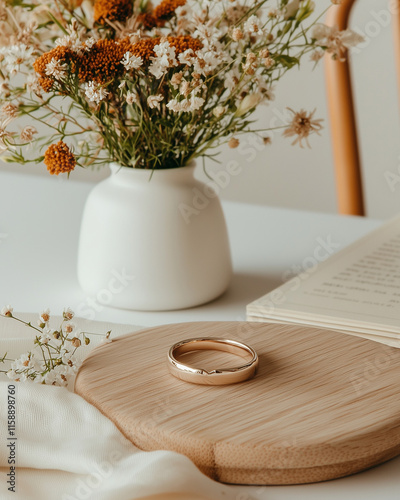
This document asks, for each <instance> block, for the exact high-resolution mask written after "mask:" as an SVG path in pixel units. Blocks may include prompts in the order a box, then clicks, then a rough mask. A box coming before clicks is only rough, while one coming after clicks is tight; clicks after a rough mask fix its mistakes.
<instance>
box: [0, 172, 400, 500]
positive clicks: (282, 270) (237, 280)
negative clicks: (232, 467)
mask: <svg viewBox="0 0 400 500" xmlns="http://www.w3.org/2000/svg"><path fill="white" fill-rule="evenodd" d="M32 168H34V167H32ZM17 171H18V167H16V173H10V172H5V171H1V170H0V307H1V306H3V305H6V304H11V305H12V306H13V307H14V310H15V311H21V312H34V313H37V312H40V311H41V310H42V309H44V308H46V307H50V309H51V311H52V313H53V314H59V313H61V312H62V309H63V308H64V307H67V306H70V307H71V308H72V309H73V310H75V311H76V312H77V313H78V314H79V315H80V316H83V317H87V318H90V319H95V320H98V321H111V322H116V323H127V324H135V325H143V326H153V325H159V324H163V323H175V322H183V321H208V320H231V321H232V320H244V319H245V317H246V304H248V303H249V302H251V301H252V300H254V299H256V298H258V297H259V296H261V295H263V294H265V293H267V292H268V291H269V290H272V289H273V288H275V287H276V286H278V285H280V284H281V283H282V282H283V279H284V277H285V275H286V276H287V273H291V274H293V272H294V269H295V267H294V266H297V267H296V269H297V270H298V271H301V270H302V265H303V264H302V263H303V261H304V259H306V258H307V257H310V256H312V255H313V253H314V249H315V248H316V247H317V246H318V245H319V241H321V238H322V240H325V241H326V239H327V238H330V240H331V241H332V242H334V243H335V244H337V245H338V248H339V246H340V247H344V246H346V245H347V244H349V243H350V242H352V241H354V240H355V239H357V238H359V237H360V236H362V235H364V234H365V233H367V232H368V231H370V230H372V229H374V228H375V227H377V226H378V225H379V224H380V222H379V221H373V220H370V219H364V218H357V217H343V216H338V215H329V214H319V213H311V212H301V211H293V210H284V209H278V208H270V207H264V206H256V205H246V204H239V203H232V202H224V203H223V206H224V210H225V215H226V219H227V224H228V231H229V237H230V242H231V249H232V257H233V264H234V277H233V281H232V285H231V287H230V289H229V290H228V291H227V292H226V293H225V294H224V295H223V296H222V297H220V298H219V299H217V300H216V301H214V302H212V303H210V304H206V305H204V306H200V307H197V308H193V309H187V310H183V311H172V312H152V313H149V312H137V311H127V310H118V309H113V308H109V307H105V306H102V305H100V304H99V303H98V302H97V301H96V298H95V297H87V296H86V295H85V293H84V292H83V291H82V290H81V289H80V287H79V284H78V281H77V278H76V270H75V265H76V253H77V241H78V234H79V224H80V219H81V214H82V210H83V206H84V202H85V199H86V196H87V194H88V192H89V191H90V189H91V187H92V185H91V184H90V183H83V182H76V181H74V180H73V179H70V180H67V179H65V178H64V179H61V178H51V177H46V178H43V177H41V176H35V175H32V176H26V175H23V174H19V173H18V172H17ZM299 189H301V186H299ZM93 304H94V305H93ZM399 471H400V458H397V459H394V460H391V461H390V462H388V463H386V464H384V465H381V466H379V467H376V468H374V469H371V470H369V471H366V472H363V473H360V474H357V475H354V476H351V477H347V478H343V479H339V480H335V481H329V482H326V483H319V484H313V485H302V486H279V487H275V486H272V487H271V486H270V487H239V486H238V487H236V490H237V496H236V498H235V499H234V500H247V499H248V498H249V495H252V496H253V497H254V498H260V499H268V500H292V499H293V500H294V499H296V500H303V499H304V500H314V499H315V500H321V499H324V500H337V499H339V498H340V499H341V500H350V499H351V500H376V499H378V498H379V499H380V500H399V499H400V473H399Z"/></svg>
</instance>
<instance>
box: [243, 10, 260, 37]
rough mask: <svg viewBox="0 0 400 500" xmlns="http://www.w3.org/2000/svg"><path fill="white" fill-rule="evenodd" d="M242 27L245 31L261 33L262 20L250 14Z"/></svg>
mask: <svg viewBox="0 0 400 500" xmlns="http://www.w3.org/2000/svg"><path fill="white" fill-rule="evenodd" d="M243 28H244V30H245V31H247V33H251V34H256V35H262V33H263V30H262V22H261V20H260V19H259V18H258V17H257V16H254V15H253V16H250V17H249V18H248V19H247V21H246V22H245V23H244V25H243Z"/></svg>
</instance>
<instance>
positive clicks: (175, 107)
mask: <svg viewBox="0 0 400 500" xmlns="http://www.w3.org/2000/svg"><path fill="white" fill-rule="evenodd" d="M167 108H168V109H170V110H171V111H173V112H174V113H179V112H180V111H182V105H181V102H180V101H178V100H177V99H171V100H170V101H169V103H168V104H167Z"/></svg>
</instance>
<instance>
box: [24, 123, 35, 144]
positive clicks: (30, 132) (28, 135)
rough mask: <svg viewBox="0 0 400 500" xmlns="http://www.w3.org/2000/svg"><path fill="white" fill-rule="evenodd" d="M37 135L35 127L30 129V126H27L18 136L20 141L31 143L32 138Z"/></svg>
mask: <svg viewBox="0 0 400 500" xmlns="http://www.w3.org/2000/svg"><path fill="white" fill-rule="evenodd" d="M37 133H38V131H37V130H36V128H35V127H32V125H27V126H26V127H24V128H23V129H22V131H21V135H20V138H21V141H23V142H31V141H32V139H33V136H34V135H35V134H37Z"/></svg>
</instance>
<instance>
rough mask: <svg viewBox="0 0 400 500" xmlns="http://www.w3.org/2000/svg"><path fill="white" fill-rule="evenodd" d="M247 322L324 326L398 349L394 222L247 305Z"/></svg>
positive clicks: (398, 223)
mask: <svg viewBox="0 0 400 500" xmlns="http://www.w3.org/2000/svg"><path fill="white" fill-rule="evenodd" d="M247 319H248V320H249V321H268V322H273V323H296V324H301V325H309V326H316V327H326V328H330V329H334V330H339V331H341V332H344V333H349V334H352V335H358V336H360V337H364V338H367V339H370V340H375V341H377V342H381V343H383V344H387V345H389V346H393V347H400V217H396V218H395V219H392V220H391V221H389V222H388V223H386V224H384V225H382V226H381V227H379V228H378V229H376V230H375V231H373V232H371V233H370V234H368V235H367V236H364V237H363V238H361V239H360V240H358V241H356V242H355V243H353V244H351V245H350V246H348V247H346V248H345V249H343V250H341V251H339V252H338V253H336V254H335V255H333V256H332V257H330V258H329V259H327V260H325V261H324V262H322V263H320V264H317V265H316V266H315V267H314V268H312V269H309V270H308V271H306V272H304V273H302V274H300V275H299V276H297V277H295V278H293V279H291V280H290V281H288V282H287V283H285V284H284V285H282V286H281V287H279V288H277V289H275V290H274V291H272V292H270V293H268V294H267V295H265V296H263V297H261V298H260V299H258V300H256V301H254V302H252V303H251V304H249V305H248V306H247Z"/></svg>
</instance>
